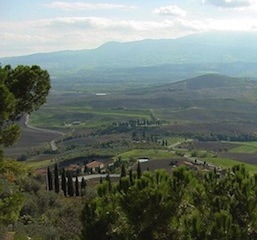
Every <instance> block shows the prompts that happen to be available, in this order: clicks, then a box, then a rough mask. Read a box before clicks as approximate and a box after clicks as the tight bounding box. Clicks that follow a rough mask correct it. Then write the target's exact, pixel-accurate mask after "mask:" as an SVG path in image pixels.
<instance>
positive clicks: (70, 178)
mask: <svg viewBox="0 0 257 240" xmlns="http://www.w3.org/2000/svg"><path fill="white" fill-rule="evenodd" d="M68 195H69V196H70V197H73V195H74V186H73V181H72V175H71V173H70V172H69V173H68Z"/></svg>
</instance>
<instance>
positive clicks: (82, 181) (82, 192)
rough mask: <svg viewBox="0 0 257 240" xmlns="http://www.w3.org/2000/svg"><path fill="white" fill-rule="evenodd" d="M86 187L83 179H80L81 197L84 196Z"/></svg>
mask: <svg viewBox="0 0 257 240" xmlns="http://www.w3.org/2000/svg"><path fill="white" fill-rule="evenodd" d="M86 186H87V182H86V180H85V178H84V177H82V180H81V196H84V195H85V194H86Z"/></svg>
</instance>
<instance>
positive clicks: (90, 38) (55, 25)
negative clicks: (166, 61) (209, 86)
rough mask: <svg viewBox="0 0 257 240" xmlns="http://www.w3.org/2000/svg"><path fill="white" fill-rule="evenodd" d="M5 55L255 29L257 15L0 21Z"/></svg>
mask: <svg viewBox="0 0 257 240" xmlns="http://www.w3.org/2000/svg"><path fill="white" fill-rule="evenodd" d="M0 25H1V29H0V38H1V44H0V52H1V55H2V56H10V55H23V54H30V53H35V52H50V51H58V50H65V49H66V50H67V49H70V50H72V49H73V50H74V49H89V48H95V47H97V46H99V45H101V44H103V43H105V42H108V41H119V42H126V41H135V40H142V39H147V38H148V39H161V38H163V39H164V38H176V37H179V36H184V35H187V34H192V33H199V32H205V31H211V30H228V31H256V26H257V20H256V19H254V18H253V19H236V18H235V19H230V20H221V19H219V20H216V19H205V20H193V19H188V18H168V19H165V20H163V21H143V20H141V21H140V20H121V19H111V18H100V17H59V18H49V19H41V20H35V21H25V22H22V21H21V22H19V24H17V23H16V22H0Z"/></svg>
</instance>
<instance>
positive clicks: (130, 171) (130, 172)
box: [129, 169, 134, 185]
mask: <svg viewBox="0 0 257 240" xmlns="http://www.w3.org/2000/svg"><path fill="white" fill-rule="evenodd" d="M129 181H130V184H131V185H132V184H133V182H134V178H133V172H132V169H130V170H129Z"/></svg>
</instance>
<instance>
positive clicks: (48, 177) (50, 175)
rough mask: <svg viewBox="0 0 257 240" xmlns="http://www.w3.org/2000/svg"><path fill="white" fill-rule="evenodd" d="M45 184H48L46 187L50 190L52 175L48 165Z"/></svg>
mask: <svg viewBox="0 0 257 240" xmlns="http://www.w3.org/2000/svg"><path fill="white" fill-rule="evenodd" d="M47 184H48V186H47V189H48V190H49V191H52V190H53V177H52V172H51V170H50V168H49V167H48V168H47Z"/></svg>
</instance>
